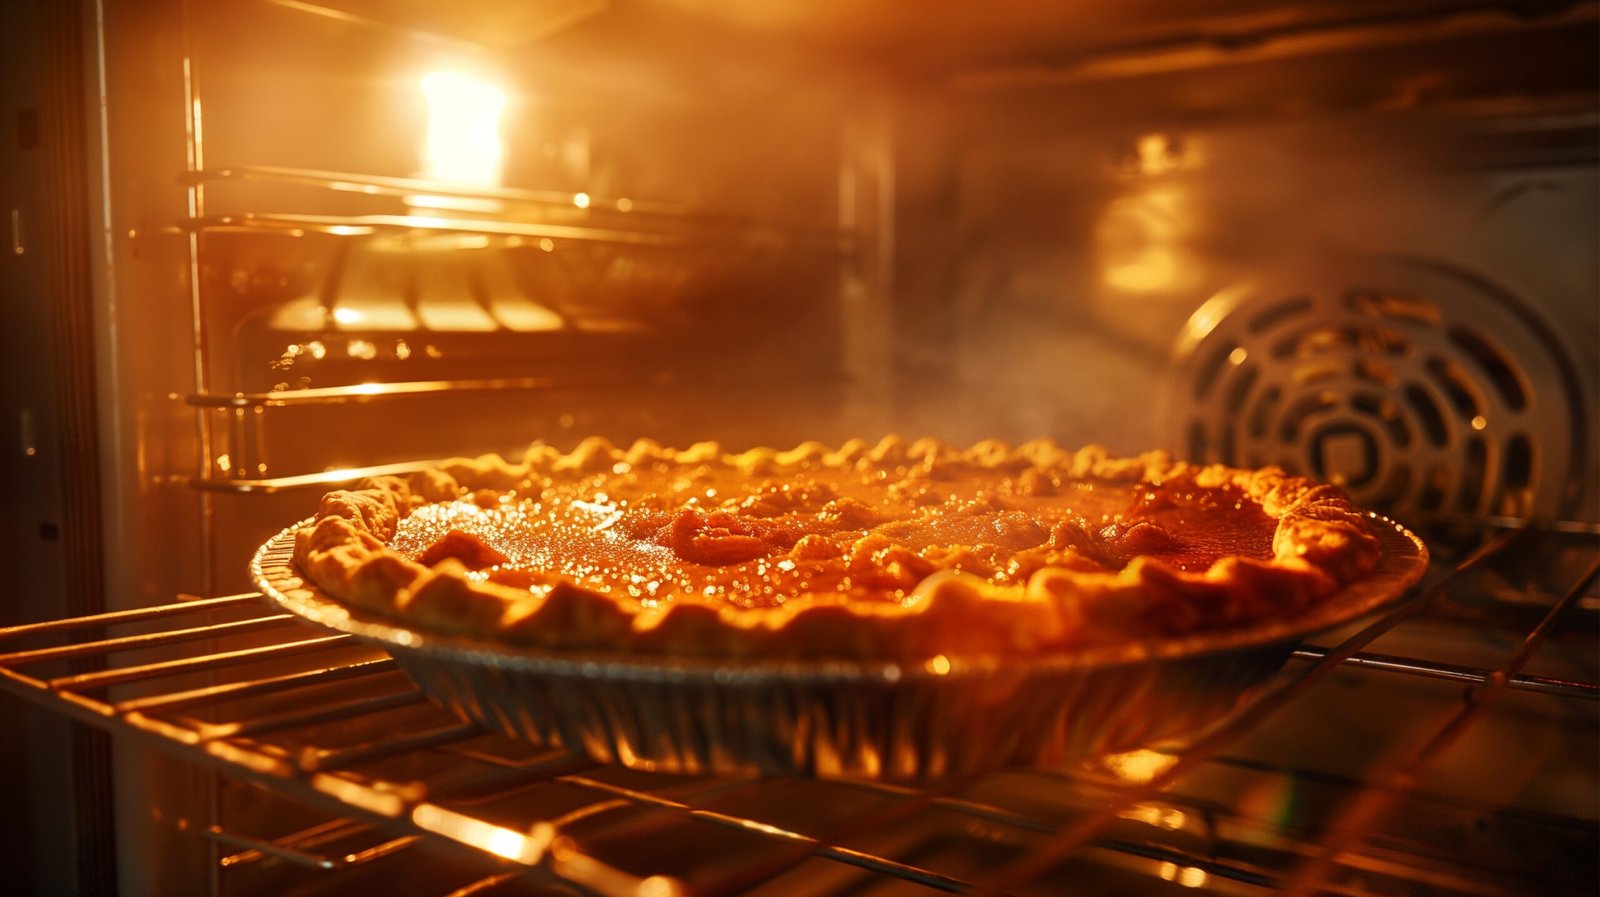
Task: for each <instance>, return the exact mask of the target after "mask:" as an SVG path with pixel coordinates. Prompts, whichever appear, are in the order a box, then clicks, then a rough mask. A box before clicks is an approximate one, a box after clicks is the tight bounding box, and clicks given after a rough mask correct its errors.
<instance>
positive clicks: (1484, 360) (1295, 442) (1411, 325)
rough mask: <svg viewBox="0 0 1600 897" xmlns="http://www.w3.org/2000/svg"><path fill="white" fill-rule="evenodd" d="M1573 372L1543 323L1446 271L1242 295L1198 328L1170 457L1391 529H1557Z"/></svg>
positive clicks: (1568, 477)
mask: <svg viewBox="0 0 1600 897" xmlns="http://www.w3.org/2000/svg"><path fill="white" fill-rule="evenodd" d="M1572 372H1573V368H1572V366H1571V364H1570V362H1568V361H1567V359H1566V357H1565V355H1564V354H1563V353H1562V351H1561V349H1560V347H1559V346H1558V345H1557V344H1556V343H1555V342H1554V340H1552V339H1551V338H1550V337H1549V335H1548V333H1547V332H1546V331H1545V330H1544V328H1543V327H1542V325H1540V324H1539V323H1538V322H1537V321H1536V320H1534V319H1532V318H1530V317H1529V316H1528V315H1527V314H1525V313H1524V312H1522V311H1520V310H1519V309H1518V308H1517V307H1516V306H1514V305H1513V304H1512V303H1511V302H1510V301H1509V300H1508V299H1506V298H1505V297H1503V296H1501V295H1500V294H1498V293H1496V292H1495V291H1493V290H1492V289H1491V288H1489V287H1487V286H1486V285H1483V284H1481V283H1478V282H1475V281H1473V280H1471V279H1469V278H1466V277H1463V276H1461V275H1459V274H1455V273H1452V272H1448V271H1445V270H1443V269H1440V268H1437V267H1429V266H1424V265H1414V264H1398V263H1396V264H1386V265H1380V266H1376V267H1375V268H1374V267H1373V266H1367V267H1366V268H1365V269H1363V270H1359V271H1352V270H1350V269H1348V268H1346V269H1344V270H1343V271H1342V272H1341V274H1339V275H1331V276H1329V275H1323V276H1313V277H1306V278H1303V279H1302V280H1301V281H1300V282H1299V283H1298V285H1297V286H1296V287H1293V288H1284V287H1255V286H1242V287H1239V288H1236V289H1232V290H1228V291H1225V292H1224V293H1223V294H1221V295H1219V296H1218V297H1216V298H1214V299H1213V300H1211V301H1210V302H1208V303H1207V304H1206V305H1205V306H1203V307H1202V308H1201V309H1200V310H1199V311H1197V312H1196V313H1195V315H1194V316H1193V317H1192V318H1191V319H1190V321H1189V326H1188V329H1187V332H1186V335H1185V337H1184V340H1183V343H1182V345H1181V346H1180V347H1179V357H1178V377H1177V378H1176V380H1175V383H1174V386H1173V392H1172V396H1171V398H1172V399H1173V409H1174V411H1175V412H1176V413H1175V414H1174V415H1173V416H1172V419H1173V420H1174V421H1175V422H1176V424H1177V426H1179V427H1180V428H1181V430H1180V432H1178V433H1176V434H1174V436H1175V438H1174V440H1173V442H1174V444H1176V445H1179V446H1183V447H1184V450H1185V451H1187V453H1188V455H1189V456H1190V457H1191V458H1194V459H1197V460H1206V461H1222V462H1225V463H1229V464H1235V465H1242V466H1249V467H1260V466H1265V465H1269V464H1275V465H1278V466H1281V467H1284V468H1286V469H1288V470H1290V471H1294V472H1298V473H1304V474H1308V475H1311V476H1315V477H1317V478H1319V479H1323V480H1327V481H1330V482H1335V483H1339V484H1341V485H1343V486H1345V487H1346V488H1347V489H1348V490H1349V491H1350V492H1351V494H1352V495H1353V496H1354V497H1355V498H1356V500H1357V501H1359V502H1360V503H1362V504H1364V505H1366V506H1368V507H1374V508H1381V509H1386V510H1389V511H1392V512H1396V513H1402V514H1404V513H1408V512H1409V513H1421V514H1427V515H1434V514H1438V515H1458V514H1460V515H1473V516H1480V515H1511V516H1518V517H1521V516H1529V515H1532V516H1547V517H1553V516H1561V515H1565V514H1569V513H1570V512H1571V510H1572V508H1573V507H1574V506H1575V504H1576V502H1577V500H1578V498H1579V496H1578V494H1577V493H1578V490H1579V484H1580V483H1581V476H1580V474H1581V470H1580V469H1579V468H1580V466H1581V464H1582V459H1583V458H1585V457H1586V456H1587V455H1586V452H1585V445H1584V440H1585V439H1586V438H1587V434H1585V433H1584V432H1583V422H1584V416H1583V414H1582V411H1581V409H1582V407H1583V405H1582V400H1581V398H1580V395H1579V392H1580V387H1579V386H1578V383H1577V380H1576V378H1575V376H1574V375H1573V373H1572Z"/></svg>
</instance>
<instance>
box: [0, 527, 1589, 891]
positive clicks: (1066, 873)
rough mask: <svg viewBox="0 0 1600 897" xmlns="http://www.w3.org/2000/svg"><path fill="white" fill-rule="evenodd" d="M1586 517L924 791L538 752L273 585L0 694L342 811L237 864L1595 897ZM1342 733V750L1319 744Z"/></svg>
mask: <svg viewBox="0 0 1600 897" xmlns="http://www.w3.org/2000/svg"><path fill="white" fill-rule="evenodd" d="M1561 529H1562V528H1559V527H1537V528H1528V527H1523V528H1520V529H1498V530H1491V531H1488V532H1487V533H1475V534H1471V538H1470V540H1469V541H1470V544H1465V545H1463V547H1461V548H1459V549H1457V550H1452V549H1451V548H1449V547H1448V546H1446V548H1445V550H1443V551H1437V550H1436V555H1443V556H1449V558H1450V559H1449V560H1447V561H1443V562H1439V563H1436V566H1435V569H1434V570H1432V571H1430V574H1429V576H1428V578H1426V579H1425V580H1424V583H1423V585H1422V586H1421V587H1420V588H1419V589H1418V590H1417V592H1416V593H1415V594H1414V596H1413V597H1412V599H1411V600H1409V601H1408V602H1406V603H1405V604H1404V605H1402V606H1401V607H1400V608H1399V609H1398V610H1396V611H1394V612H1392V613H1389V614H1387V615H1385V616H1382V617H1380V618H1377V619H1375V620H1368V621H1363V623H1361V624H1358V625H1356V626H1352V627H1348V628H1347V629H1346V630H1343V631H1341V632H1339V633H1336V634H1333V637H1332V638H1331V639H1330V640H1329V641H1330V643H1329V644H1325V645H1322V644H1307V645H1304V646H1302V647H1301V649H1300V650H1299V651H1298V652H1297V654H1296V658H1297V661H1296V662H1293V663H1291V664H1290V666H1289V667H1288V668H1287V669H1286V670H1285V671H1284V672H1283V674H1281V675H1280V676H1279V677H1278V678H1277V679H1275V680H1274V681H1273V682H1272V683H1271V684H1270V685H1269V686H1268V687H1267V688H1266V689H1265V690H1264V691H1263V693H1262V694H1260V695H1259V696H1258V697H1256V698H1254V699H1253V700H1252V701H1251V702H1249V703H1248V704H1246V705H1244V706H1243V707H1241V708H1240V709H1239V711H1238V712H1237V713H1236V714H1235V715H1233V716H1232V717H1230V718H1229V719H1227V720H1225V721H1223V722H1222V723H1221V724H1220V725H1218V726H1215V727H1214V728H1212V729H1211V730H1209V731H1207V732H1205V733H1202V734H1201V735H1199V736H1198V737H1197V738H1195V739H1194V740H1192V741H1191V742H1190V743H1188V744H1186V745H1183V746H1181V747H1164V748H1162V749H1160V750H1154V749H1152V750H1141V751H1135V752H1132V753H1129V754H1123V755H1117V756H1114V757H1108V758H1101V759H1099V760H1097V761H1095V762H1093V763H1090V764H1085V765H1083V766H1080V767H1074V768H1070V769H1051V770H1016V771H1008V772H1003V773H996V774H991V775H988V776H984V777H980V778H975V779H967V780H962V781H951V782H939V783H933V784H929V785H926V786H923V787H920V788H910V787H903V786H898V785H889V784H883V783H877V782H867V781H811V780H801V779H786V778H736V779H729V778H704V777H688V776H667V775H661V774H655V773H650V772H646V771H639V770H626V769H621V768H613V767H604V766H597V765H595V764H593V763H590V762H589V761H586V760H584V759H582V758H579V757H575V756H573V755H571V754H568V753H564V752H562V751H560V750H552V749H548V748H542V747H538V746H535V745H531V744H525V743H519V742H514V741H510V740H508V739H505V738H503V737H501V736H497V735H491V734H488V733H485V732H484V731H482V730H480V729H478V728H477V727H475V726H473V725H471V724H467V723H463V722H461V721H460V720H458V719H456V718H455V717H453V716H451V715H449V714H448V713H447V712H445V711H444V710H441V709H439V708H437V707H435V706H434V705H432V704H430V703H428V702H427V701H426V699H424V698H423V697H422V695H421V694H420V693H418V691H417V690H416V689H415V688H414V687H413V686H412V685H411V684H410V682H409V681H408V680H407V679H405V677H404V676H403V675H402V674H401V673H400V672H399V671H398V669H397V668H396V666H395V664H394V662H393V661H392V660H390V659H389V658H388V657H387V656H386V655H384V654H383V653H382V652H381V651H378V650H376V649H374V648H372V647H370V646H367V645H363V644H361V643H358V642H354V641H352V640H351V639H350V638H349V637H348V636H342V635H333V636H330V635H328V634H327V633H325V632H323V631H321V630H317V629H313V628H312V627H310V626H309V625H308V624H305V623H303V622H301V621H300V620H298V619H297V618H294V617H292V616H288V615H282V614H277V613H274V612H273V610H272V609H271V608H269V607H268V606H267V605H266V604H265V603H264V602H263V601H261V600H260V599H259V596H256V595H254V594H244V595H233V596H228V597H221V598H210V599H194V600H183V601H179V602H177V603H173V604H167V605H163V606H159V607H151V608H146V609H140V610H133V611H124V612H117V613H109V614H101V615H97V616H92V617H84V618H79V619H69V620H60V621H52V622H45V623H37V624H32V625H26V626H19V627H13V628H9V629H3V630H0V644H3V645H4V646H5V647H6V649H7V650H8V652H9V653H5V654H3V655H0V687H3V688H4V689H5V690H7V691H9V692H12V693H14V694H17V695H20V696H22V697H24V698H27V699H30V700H33V701H36V702H39V703H42V704H45V705H48V706H50V707H52V708H54V709H56V710H59V711H60V712H62V713H64V714H66V715H68V716H69V717H72V718H74V719H77V720H79V721H82V722H86V723H89V724H92V725H95V726H99V727H101V728H105V729H109V730H112V731H114V732H121V733H128V734H131V735H135V736H140V737H143V738H146V739H152V740H154V742H156V743H158V744H159V745H161V746H162V747H164V748H165V749H166V750H168V751H170V752H173V753H176V754H178V755H180V756H181V757H183V758H186V759H187V760H189V761H192V762H194V763H196V764H200V765H202V766H206V767H209V768H211V769H213V770H215V771H217V772H220V773H221V774H223V775H224V776H225V777H226V778H228V779H230V780H232V781H235V782H237V783H243V784H242V785H240V786H239V787H243V788H254V787H259V788H261V789H265V790H266V791H268V792H271V793H273V794H275V795H278V796H279V797H281V798H288V799H290V800H292V801H294V802H296V803H298V804H300V805H304V806H306V807H311V808H315V809H316V810H318V811H321V812H324V813H328V814H332V815H331V817H329V818H327V819H325V820H324V821H321V822H315V823H312V824H308V825H305V826H303V827H301V828H299V829H298V830H296V831H294V832H292V833H289V834H281V833H267V834H260V833H253V832H252V833H241V832H240V831H237V830H235V829H233V828H224V827H222V826H221V825H219V824H217V822H216V821H215V820H206V821H203V822H202V821H195V820H182V821H180V822H179V823H178V824H179V825H181V826H184V827H191V828H196V829H199V830H200V832H201V834H203V835H204V836H206V837H208V838H210V839H211V840H212V841H213V842H215V843H216V844H217V845H219V850H221V851H223V852H224V853H226V855H220V858H219V863H220V865H221V867H222V869H223V870H224V871H225V872H226V873H227V874H245V873H246V872H247V870H250V869H252V868H254V869H258V870H259V869H269V868H277V869H280V870H281V869H286V868H296V867H303V868H306V869H317V870H324V871H325V872H326V874H335V873H336V872H337V870H347V869H354V868H357V867H361V868H366V869H368V870H369V871H370V870H373V869H376V868H379V867H382V866H383V865H384V864H385V863H386V862H390V861H391V860H394V859H396V858H400V857H404V856H407V855H417V853H418V852H419V851H428V850H454V851H456V852H457V853H458V854H460V855H462V856H466V857H469V858H470V862H468V863H466V864H465V867H464V871H462V872H461V873H460V877H459V880H454V881H452V883H450V884H448V885H447V886H444V890H446V891H448V892H449V893H451V894H456V895H469V894H500V893H541V894H544V893H562V894H566V893H574V892H575V893H579V894H599V895H606V897H612V895H636V897H652V895H674V894H697V895H721V894H732V893H752V894H900V893H909V894H917V893H939V892H945V893H960V894H976V895H996V894H1047V893H1060V892H1062V891H1064V890H1067V889H1069V888H1070V890H1072V891H1073V892H1074V893H1088V894H1095V893H1129V892H1140V893H1145V892H1152V893H1164V892H1168V891H1169V890H1170V892H1173V893H1180V892H1182V891H1184V890H1186V889H1188V888H1196V887H1202V886H1204V887H1207V888H1209V889H1211V890H1213V891H1216V892H1219V893H1240V894H1247V893H1262V892H1267V891H1280V892H1287V893H1335V894H1372V893H1404V894H1418V893H1420V894H1442V893H1450V894H1481V895H1502V894H1520V893H1542V894H1561V893H1589V892H1591V889H1592V886H1593V882H1594V881H1595V880H1596V878H1597V873H1600V869H1597V865H1600V861H1597V859H1596V850H1595V847H1596V845H1597V844H1600V827H1597V823H1596V814H1595V812H1594V810H1595V803H1596V796H1597V791H1596V787H1595V784H1594V776H1593V772H1594V771H1593V763H1592V760H1593V757H1594V755H1595V746H1596V744H1597V740H1600V739H1597V731H1596V730H1597V728H1600V725H1597V723H1600V719H1597V714H1596V712H1595V707H1596V704H1595V701H1596V699H1597V698H1600V684H1597V683H1596V679H1597V678H1600V677H1597V673H1600V661H1597V660H1596V658H1595V656H1594V648H1595V645H1596V639H1595V638H1594V632H1593V630H1594V628H1595V625H1596V611H1597V609H1600V601H1597V600H1596V598H1595V596H1594V590H1595V581H1596V575H1597V571H1600V529H1597V528H1595V527H1588V526H1578V527H1566V528H1565V529H1567V530H1569V531H1565V532H1563V531H1561ZM1572 530H1576V531H1572ZM1479 536H1481V538H1479ZM1436 544H1437V543H1436ZM44 642H55V643H54V644H44V645H43V646H40V644H41V643H44ZM1390 643H1393V644H1395V645H1396V646H1397V647H1398V648H1399V650H1394V651H1382V652H1380V651H1376V650H1370V651H1369V650H1368V648H1378V647H1387V646H1388V645H1389V644H1390ZM1416 646H1421V648H1420V649H1419V650H1411V649H1413V648H1415V647H1416ZM1574 651H1576V656H1574V654H1573V652H1574ZM1586 652H1587V653H1586ZM1485 658H1488V659H1485ZM1397 694H1400V695H1405V696H1406V697H1405V698H1404V700H1402V701H1401V702H1400V703H1399V704H1398V705H1394V706H1390V705H1392V704H1393V702H1392V701H1390V700H1389V699H1390V698H1391V697H1393V696H1394V695H1397ZM1340 708H1343V709H1342V710H1341V709H1340ZM1330 725H1331V726H1333V727H1334V728H1335V730H1336V731H1338V732H1339V737H1337V738H1334V739H1331V742H1332V744H1331V751H1329V752H1326V753H1329V754H1330V756H1332V758H1333V759H1332V760H1331V761H1330V760H1329V759H1328V757H1326V756H1319V755H1318V752H1317V750H1316V748H1315V745H1312V746H1309V747H1308V745H1307V742H1319V741H1320V742H1323V744H1322V746H1323V747H1324V748H1329V747H1330V744H1329V743H1328V742H1329V741H1330V739H1325V738H1323V737H1322V734H1321V732H1320V731H1319V729H1318V727H1319V726H1330ZM1364 727H1365V728H1368V729H1374V730H1376V731H1377V733H1378V734H1377V737H1376V738H1372V739H1368V740H1367V741H1366V742H1363V740H1362V738H1361V733H1360V732H1359V731H1356V730H1360V729H1362V728H1364ZM1508 727H1509V728H1508ZM1296 739H1298V742H1297V741H1296ZM1507 744H1509V745H1511V746H1512V748H1511V753H1512V756H1506V755H1505V748H1506V745H1507ZM1540 745H1543V747H1539V746H1540ZM1508 781H1514V783H1515V787H1514V788H1510V790H1507V786H1506V784H1505V783H1506V782H1508ZM1574 789H1576V791H1574ZM1551 793H1562V794H1565V795H1566V797H1565V798H1561V797H1557V798H1551V797H1550V796H1549V795H1550V794H1551ZM1552 803H1553V805H1552ZM460 845H465V846H466V847H468V848H472V849H471V850H464V849H462V848H461V847H460ZM398 868H402V869H405V868H412V867H407V866H405V865H404V864H403V862H402V863H401V864H399V865H398ZM351 874H360V873H351ZM405 874H410V873H405ZM412 883H413V884H415V882H414V881H413V882H412Z"/></svg>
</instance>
